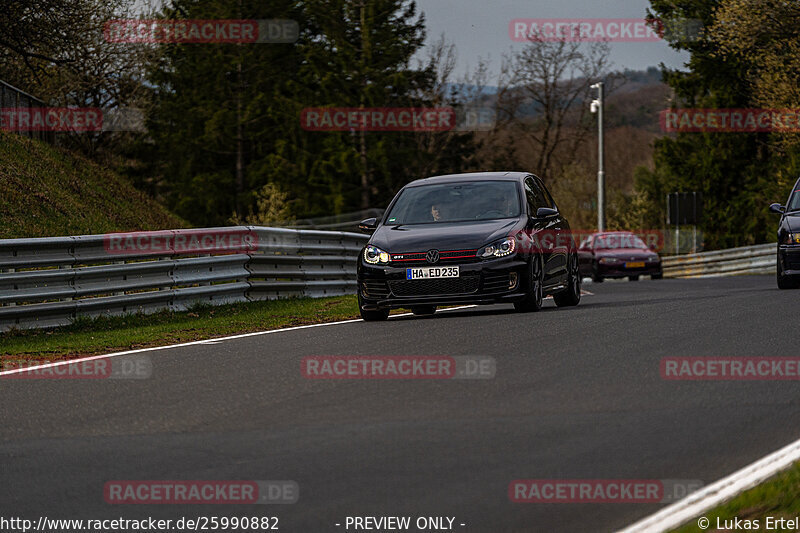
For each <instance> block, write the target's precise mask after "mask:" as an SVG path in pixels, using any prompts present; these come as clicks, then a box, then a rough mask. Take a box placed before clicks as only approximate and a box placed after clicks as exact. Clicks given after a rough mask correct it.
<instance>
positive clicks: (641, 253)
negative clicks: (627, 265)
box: [595, 248, 656, 261]
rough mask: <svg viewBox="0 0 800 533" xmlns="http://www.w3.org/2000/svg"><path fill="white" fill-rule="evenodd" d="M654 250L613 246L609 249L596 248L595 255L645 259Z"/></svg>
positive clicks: (624, 258)
mask: <svg viewBox="0 0 800 533" xmlns="http://www.w3.org/2000/svg"><path fill="white" fill-rule="evenodd" d="M655 253H656V252H653V251H651V250H645V249H643V248H614V249H609V250H596V251H595V255H596V256H597V257H616V258H617V259H623V260H627V261H632V260H634V259H646V258H648V257H650V256H652V255H653V254H655Z"/></svg>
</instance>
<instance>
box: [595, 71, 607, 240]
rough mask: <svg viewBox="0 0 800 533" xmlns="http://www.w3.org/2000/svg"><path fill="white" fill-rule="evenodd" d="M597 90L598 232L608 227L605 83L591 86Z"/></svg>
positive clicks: (600, 82)
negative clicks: (605, 159)
mask: <svg viewBox="0 0 800 533" xmlns="http://www.w3.org/2000/svg"><path fill="white" fill-rule="evenodd" d="M591 88H592V89H597V99H596V100H592V105H591V110H592V113H597V231H604V230H605V226H606V173H605V170H604V168H603V159H604V158H603V82H602V81H599V82H597V83H595V84H594V85H591Z"/></svg>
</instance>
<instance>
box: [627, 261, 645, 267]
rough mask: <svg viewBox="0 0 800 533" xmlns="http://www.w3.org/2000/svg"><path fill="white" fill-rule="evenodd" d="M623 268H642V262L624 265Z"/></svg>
mask: <svg viewBox="0 0 800 533" xmlns="http://www.w3.org/2000/svg"><path fill="white" fill-rule="evenodd" d="M625 268H644V261H637V262H635V263H625Z"/></svg>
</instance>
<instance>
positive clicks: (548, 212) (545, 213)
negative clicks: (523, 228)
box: [536, 207, 558, 218]
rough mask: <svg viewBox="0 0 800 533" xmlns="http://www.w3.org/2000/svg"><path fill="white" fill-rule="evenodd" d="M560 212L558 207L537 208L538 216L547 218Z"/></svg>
mask: <svg viewBox="0 0 800 533" xmlns="http://www.w3.org/2000/svg"><path fill="white" fill-rule="evenodd" d="M557 214H558V209H551V208H549V207H540V208H539V209H537V210H536V218H547V217H552V216H556V215H557Z"/></svg>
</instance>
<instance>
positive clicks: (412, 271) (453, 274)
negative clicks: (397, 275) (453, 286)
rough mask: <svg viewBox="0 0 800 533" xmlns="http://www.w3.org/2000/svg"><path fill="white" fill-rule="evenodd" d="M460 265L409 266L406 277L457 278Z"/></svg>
mask: <svg viewBox="0 0 800 533" xmlns="http://www.w3.org/2000/svg"><path fill="white" fill-rule="evenodd" d="M457 277H458V267H457V266H454V267H423V268H407V269H406V279H436V278H457Z"/></svg>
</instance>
